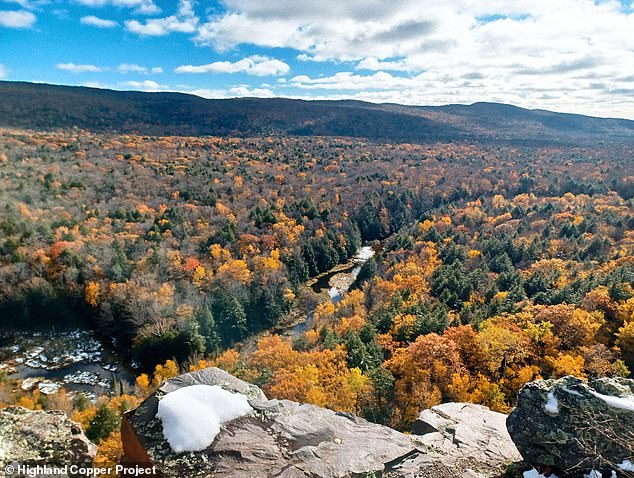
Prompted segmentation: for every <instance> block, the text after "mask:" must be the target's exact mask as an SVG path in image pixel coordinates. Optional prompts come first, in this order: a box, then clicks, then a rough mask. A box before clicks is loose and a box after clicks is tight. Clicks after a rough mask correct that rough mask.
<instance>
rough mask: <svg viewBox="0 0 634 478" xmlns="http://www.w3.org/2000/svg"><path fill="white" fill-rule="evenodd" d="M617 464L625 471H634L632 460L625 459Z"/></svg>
mask: <svg viewBox="0 0 634 478" xmlns="http://www.w3.org/2000/svg"><path fill="white" fill-rule="evenodd" d="M616 466H618V467H619V468H620V469H621V470H623V471H634V463H632V462H631V461H630V460H623V463H621V464H620V465H616Z"/></svg>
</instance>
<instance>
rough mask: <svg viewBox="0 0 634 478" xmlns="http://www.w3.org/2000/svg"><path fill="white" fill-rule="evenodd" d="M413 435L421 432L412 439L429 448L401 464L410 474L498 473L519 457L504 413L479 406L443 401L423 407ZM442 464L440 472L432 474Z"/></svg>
mask: <svg viewBox="0 0 634 478" xmlns="http://www.w3.org/2000/svg"><path fill="white" fill-rule="evenodd" d="M412 434H417V435H422V436H420V437H416V438H414V437H413V438H412V439H413V440H414V441H415V442H416V443H418V444H422V445H423V446H419V448H420V449H424V450H428V453H426V454H421V455H419V456H418V457H416V458H415V459H414V460H412V462H411V463H408V464H407V465H406V466H405V467H404V469H405V470H407V471H410V470H411V473H412V475H413V476H430V477H431V476H434V477H436V476H450V477H451V476H458V477H460V476H469V475H468V474H465V473H469V470H470V472H471V473H472V474H473V475H474V476H499V475H500V474H502V473H503V472H504V467H505V465H506V464H508V463H512V462H517V461H521V459H522V457H521V456H520V454H519V452H518V451H517V448H515V445H514V444H513V442H512V441H511V437H510V436H509V434H508V431H507V430H506V415H504V414H502V413H497V412H493V411H491V410H490V409H489V408H487V407H485V406H482V405H475V404H473V403H443V404H441V405H437V406H435V407H432V408H431V409H429V410H423V411H422V412H421V414H420V416H419V417H418V420H416V422H414V425H413V426H412ZM430 451H431V452H432V453H430ZM441 466H442V467H444V469H443V470H442V472H441V473H435V474H433V473H432V472H437V471H439V468H440V467H441ZM426 467H428V468H429V472H428V473H427V474H426V473H425V468H426ZM457 471H462V473H463V474H462V475H461V474H457ZM416 473H420V474H419V475H416ZM476 473H477V474H476Z"/></svg>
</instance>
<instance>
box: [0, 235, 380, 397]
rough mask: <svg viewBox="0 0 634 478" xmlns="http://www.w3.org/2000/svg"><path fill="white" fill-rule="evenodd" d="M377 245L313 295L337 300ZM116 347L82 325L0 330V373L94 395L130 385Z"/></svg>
mask: <svg viewBox="0 0 634 478" xmlns="http://www.w3.org/2000/svg"><path fill="white" fill-rule="evenodd" d="M380 247H381V244H380V243H377V244H376V245H374V246H370V245H368V246H364V247H362V248H361V249H359V251H358V252H357V254H356V255H355V256H354V257H353V258H352V259H351V260H350V261H348V262H347V263H345V264H339V265H337V266H336V267H334V268H332V269H331V270H329V271H327V272H324V273H323V274H321V275H319V276H317V277H315V278H313V279H311V281H309V282H308V284H307V286H309V287H310V288H311V289H312V290H313V291H314V292H315V293H317V294H322V295H324V294H328V296H329V297H330V300H331V301H332V302H333V303H334V304H336V303H338V302H339V301H341V300H342V299H343V297H344V296H345V294H346V293H347V292H348V291H349V290H350V289H351V288H352V287H353V286H354V285H355V282H356V280H357V277H358V275H359V272H360V271H361V267H363V264H365V263H366V262H367V261H368V259H370V258H371V257H373V256H374V254H375V253H376V252H377V251H378V250H379V249H380ZM313 318H314V312H311V313H309V314H307V315H306V318H305V319H304V320H302V321H301V322H299V323H296V324H294V325H292V326H290V327H288V328H287V329H286V330H285V333H286V334H287V335H291V336H292V337H293V338H297V337H299V336H300V335H302V334H303V333H305V332H307V331H308V330H310V329H311V328H312V326H313ZM115 349H116V347H115V346H114V345H108V344H107V342H106V341H103V340H101V338H99V337H98V336H97V334H96V333H95V332H94V331H92V330H91V329H90V328H87V327H86V326H85V325H81V324H70V325H61V326H57V327H52V328H43V329H25V330H11V329H0V374H2V373H4V374H7V375H8V376H9V378H12V379H16V380H17V381H18V386H19V387H20V388H21V389H23V390H25V391H27V390H39V391H40V392H41V393H43V394H51V393H55V392H56V391H58V390H59V389H60V388H62V387H63V388H65V389H66V390H68V391H69V392H70V393H71V394H76V393H78V392H82V393H84V394H85V395H86V396H87V397H88V398H91V399H95V398H96V397H98V396H99V395H103V394H105V393H108V392H110V391H112V390H113V386H114V383H115V382H127V383H133V381H134V375H133V373H132V372H131V371H130V368H129V367H128V366H127V365H125V363H126V362H125V361H124V360H122V359H121V358H119V357H118V356H117V354H116V353H115Z"/></svg>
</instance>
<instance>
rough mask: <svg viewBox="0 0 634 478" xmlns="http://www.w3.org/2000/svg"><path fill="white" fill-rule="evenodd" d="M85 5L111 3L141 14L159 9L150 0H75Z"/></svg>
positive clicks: (92, 5)
mask: <svg viewBox="0 0 634 478" xmlns="http://www.w3.org/2000/svg"><path fill="white" fill-rule="evenodd" d="M75 1H76V2H77V3H80V4H82V5H84V6H86V7H93V8H97V7H105V6H106V5H112V6H114V7H121V8H133V9H134V11H135V12H137V13H141V14H143V15H156V14H157V13H160V12H161V9H160V8H159V7H158V6H157V5H156V4H155V3H154V2H153V1H152V0H75Z"/></svg>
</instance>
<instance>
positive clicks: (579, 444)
mask: <svg viewBox="0 0 634 478" xmlns="http://www.w3.org/2000/svg"><path fill="white" fill-rule="evenodd" d="M555 405H556V406H555ZM507 427H508V430H509V433H510V435H511V437H512V439H513V441H514V442H515V444H516V445H517V448H518V450H519V451H520V453H521V454H522V456H523V457H524V460H525V461H526V462H527V463H530V464H531V465H534V466H540V465H546V466H548V467H549V468H550V469H552V470H554V472H555V473H557V474H560V475H568V476H581V477H582V476H584V475H585V474H588V473H592V470H608V471H606V473H608V474H605V476H612V470H614V472H615V474H616V475H617V476H619V478H620V477H622V476H623V477H625V476H628V477H629V476H634V475H632V474H631V473H630V472H628V471H627V470H623V469H622V468H619V466H618V465H619V464H620V463H623V462H624V460H632V459H633V458H634V380H630V379H624V378H598V379H591V380H590V381H589V382H586V381H584V380H581V379H578V378H575V377H572V376H569V377H564V378H560V379H557V380H538V381H535V382H531V383H528V384H526V385H525V386H524V387H523V388H522V390H521V391H520V393H519V396H518V400H517V406H516V407H515V408H514V409H513V411H512V412H511V414H510V415H509V417H508V419H507Z"/></svg>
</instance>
